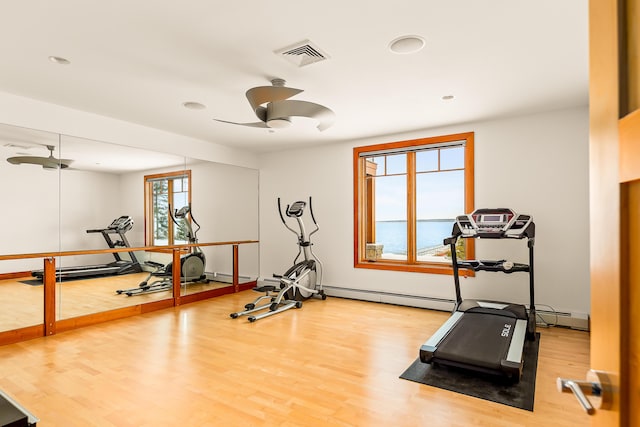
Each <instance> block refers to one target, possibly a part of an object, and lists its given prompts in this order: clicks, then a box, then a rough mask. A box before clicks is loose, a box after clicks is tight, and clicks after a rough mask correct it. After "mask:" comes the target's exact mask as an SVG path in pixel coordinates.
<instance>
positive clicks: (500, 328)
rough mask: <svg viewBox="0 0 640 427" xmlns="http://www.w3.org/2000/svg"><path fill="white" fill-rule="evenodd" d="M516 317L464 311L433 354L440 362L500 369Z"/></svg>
mask: <svg viewBox="0 0 640 427" xmlns="http://www.w3.org/2000/svg"><path fill="white" fill-rule="evenodd" d="M515 323H516V319H514V318H509V317H504V316H487V315H486V314H481V313H473V312H466V313H465V315H464V316H462V318H461V319H460V321H459V322H458V324H457V325H456V327H455V328H453V330H451V331H450V332H449V334H448V335H447V336H446V337H445V338H444V339H443V340H442V342H441V343H440V345H439V346H438V348H437V350H436V351H435V352H434V358H435V359H436V360H437V361H439V362H441V363H446V362H447V361H449V362H452V363H455V364H463V365H472V366H477V367H482V368H486V369H489V370H496V371H497V370H500V367H501V364H500V362H501V361H502V360H503V359H505V358H506V354H507V351H508V349H509V344H510V343H511V334H512V333H513V330H514V328H515Z"/></svg>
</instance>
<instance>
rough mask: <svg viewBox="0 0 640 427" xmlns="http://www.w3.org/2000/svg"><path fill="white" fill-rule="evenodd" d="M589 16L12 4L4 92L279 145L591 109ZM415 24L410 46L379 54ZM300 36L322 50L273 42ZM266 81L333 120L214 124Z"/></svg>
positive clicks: (499, 1)
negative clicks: (303, 52) (404, 51)
mask: <svg viewBox="0 0 640 427" xmlns="http://www.w3.org/2000/svg"><path fill="white" fill-rule="evenodd" d="M587 26H588V2H586V1H584V0H561V1H558V0H537V1H531V0H486V1H479V0H451V1H442V0H396V1H394V2H389V1H384V2H382V1H380V2H373V1H364V0H353V1H345V0H324V1H321V2H309V1H304V0H271V1H233V2H232V1H218V0H182V1H169V0H134V1H132V0H108V1H105V0H100V1H98V0H55V1H52V0H26V1H14V2H9V3H5V4H4V5H3V7H2V12H1V13H0V54H1V55H2V66H0V91H4V92H9V93H13V94H17V95H22V96H26V97H30V98H35V99H39V100H43V101H47V102H52V103H55V104H60V105H63V106H67V107H71V108H75V109H79V110H84V111H89V112H93V113H97V114H100V115H105V116H110V117H114V118H118V119H122V120H126V121H130V122H134V123H139V124H143V125H146V126H151V127H155V128H159V129H163V130H167V131H170V132H174V133H178V134H183V135H187V136H191V137H195V138H199V139H202V140H206V141H211V142H215V143H217V144H222V145H228V146H231V147H236V148H240V149H246V150H255V151H258V152H260V151H269V150H279V149H285V148H289V147H292V146H301V145H311V144H322V143H331V142H337V141H342V140H349V139H358V138H365V137H370V136H378V135H387V134H396V133H401V132H404V131H414V130H419V129H425V128H430V127H436V126H442V125H448V124H453V123H462V122H468V121H475V120H483V119H490V118H495V117H500V116H505V115H519V114H527V113H534V112H538V111H545V110H551V109H560V108H566V107H573V106H581V105H587V97H588V94H587V90H588V45H587V43H588V40H587V37H588V28H587ZM411 34H415V35H420V36H422V37H424V39H425V40H426V46H425V47H424V48H423V49H422V50H421V51H419V52H417V53H414V54H410V55H399V54H395V53H392V52H390V51H389V49H388V45H389V42H390V41H392V40H393V39H395V38H397V37H399V36H402V35H411ZM303 40H309V41H311V42H312V43H314V44H315V45H317V46H318V47H319V48H320V49H322V50H323V51H324V52H325V53H326V54H328V56H329V57H330V58H329V59H328V60H326V61H323V62H319V63H315V64H311V65H308V66H305V67H297V66H296V65H294V64H292V63H290V62H288V61H286V60H285V59H283V58H282V57H281V56H278V55H276V54H275V53H274V51H276V50H278V49H281V48H284V47H286V46H289V45H292V44H294V43H297V42H300V41H303ZM51 55H54V56H60V57H64V58H67V59H69V60H70V61H71V64H69V65H58V64H55V63H53V62H51V61H49V60H48V57H49V56H51ZM276 77H278V78H283V79H285V80H286V81H287V86H290V87H294V88H299V89H303V90H304V92H303V93H301V94H299V95H297V96H296V97H295V98H294V99H299V100H306V101H311V102H316V103H319V104H322V105H325V106H327V107H329V108H331V109H332V110H334V111H335V113H336V122H335V124H334V126H333V127H331V128H329V129H328V130H326V131H324V132H318V131H317V130H316V129H315V127H314V126H313V123H304V124H305V126H301V127H295V126H294V127H292V128H289V129H283V130H276V131H271V132H270V131H269V130H267V129H256V128H247V127H241V126H234V125H230V124H225V123H219V122H216V121H214V120H212V119H213V118H219V119H223V120H229V121H236V122H255V121H257V119H256V117H255V115H254V113H253V111H252V110H251V108H250V107H249V103H248V102H247V99H246V98H245V92H246V90H247V89H249V88H251V87H254V86H264V85H269V84H270V83H269V81H270V79H272V78H276ZM445 95H453V96H454V99H452V100H449V101H445V100H443V99H442V97H443V96H445ZM186 101H195V102H200V103H202V104H205V105H206V106H207V108H206V109H204V110H189V109H186V108H184V107H183V106H182V103H183V102H186ZM307 122H309V121H307ZM45 154H46V153H45Z"/></svg>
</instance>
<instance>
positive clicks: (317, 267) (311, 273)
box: [229, 197, 327, 322]
mask: <svg viewBox="0 0 640 427" xmlns="http://www.w3.org/2000/svg"><path fill="white" fill-rule="evenodd" d="M306 205H307V204H306V202H304V201H297V202H294V203H293V204H292V205H287V208H286V209H285V214H286V216H287V217H289V218H294V219H295V220H296V222H297V224H298V228H299V230H300V231H299V232H298V231H296V230H294V229H293V228H291V227H290V226H289V225H288V224H287V221H286V220H285V218H284V215H283V214H282V206H281V204H280V198H279V197H278V213H279V214H280V219H281V220H282V223H283V224H284V226H285V227H286V228H287V229H288V230H289V231H291V232H292V233H293V234H295V235H296V237H297V239H298V254H297V255H296V257H295V259H294V260H293V266H292V267H291V268H289V269H288V270H287V271H286V272H285V273H284V274H283V275H278V274H274V275H273V277H275V278H277V279H279V281H280V289H279V290H278V293H277V294H276V295H273V294H272V292H275V291H276V286H274V285H263V286H259V287H256V288H253V290H254V291H257V292H264V293H265V295H262V296H260V297H258V298H256V299H255V300H254V301H253V302H250V303H249V304H246V305H245V306H244V308H245V310H244V311H239V312H235V313H231V314H230V315H229V316H231V318H232V319H236V318H238V317H240V316H244V315H250V316H249V317H248V318H247V319H248V320H249V322H255V321H256V320H259V319H262V318H265V317H268V316H273V315H274V314H277V313H281V312H283V311H286V310H289V309H290V308H301V307H302V301H304V300H307V299H309V298H311V297H313V296H317V297H320V298H321V299H323V300H325V299H327V295H326V294H325V293H324V290H323V289H322V262H321V261H320V260H319V259H318V257H317V256H316V255H315V254H314V253H313V250H312V248H311V246H312V245H313V243H311V236H312V235H313V234H314V233H316V232H317V231H318V230H320V227H319V226H318V223H317V222H316V219H315V217H314V215H313V205H312V204H311V197H309V213H310V214H311V219H312V220H313V225H314V226H315V229H314V230H313V231H312V232H311V233H309V234H308V235H307V232H306V229H305V226H304V222H303V221H302V216H303V214H304V209H305V207H306ZM301 255H302V256H303V258H304V259H303V260H301V261H299V262H298V259H299V258H300V256H301ZM264 300H267V302H266V303H264V304H261V305H258V304H259V303H260V302H262V301H264ZM267 308H268V311H266V312H264V313H260V314H256V315H254V314H252V313H256V312H258V311H262V310H265V309H267Z"/></svg>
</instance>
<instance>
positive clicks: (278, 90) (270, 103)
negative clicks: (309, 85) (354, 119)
mask: <svg viewBox="0 0 640 427" xmlns="http://www.w3.org/2000/svg"><path fill="white" fill-rule="evenodd" d="M271 84H272V86H258V87H254V88H251V89H249V90H248V91H247V93H246V96H247V99H248V100H249V104H250V105H251V108H252V109H253V111H254V112H255V114H256V116H257V117H258V119H260V121H259V122H253V123H237V122H230V121H227V120H220V119H214V120H216V121H218V122H222V123H230V124H234V125H240V126H248V127H257V128H276V129H278V128H286V127H289V126H291V124H292V123H291V118H292V117H307V118H311V119H315V120H317V121H318V122H319V123H318V126H317V128H318V130H319V131H323V130H325V129H328V128H329V127H331V125H332V124H333V122H334V118H335V114H334V112H333V111H331V110H330V109H329V108H327V107H324V106H322V105H320V104H315V103H313V102H307V101H297V100H291V99H289V98H291V97H292V96H294V95H297V94H299V93H300V92H303V90H302V89H294V88H290V87H285V81H284V80H282V79H273V80H271Z"/></svg>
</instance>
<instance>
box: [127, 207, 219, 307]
mask: <svg viewBox="0 0 640 427" xmlns="http://www.w3.org/2000/svg"><path fill="white" fill-rule="evenodd" d="M169 215H170V216H171V220H172V221H173V222H174V224H176V225H177V226H179V225H180V223H179V222H178V220H180V221H181V223H182V225H183V227H184V228H185V229H186V231H187V242H188V243H189V244H197V243H198V238H197V233H198V230H200V224H198V222H197V221H196V219H195V218H194V217H193V212H191V205H190V204H189V205H186V206H183V207H182V208H180V209H176V211H175V214H174V213H173V212H172V211H171V206H169ZM189 219H190V220H189ZM192 221H193V223H194V224H195V225H196V227H197V228H196V229H195V230H194V229H193V227H192V226H191V222H192ZM145 264H147V265H150V266H152V267H154V268H155V270H154V271H152V272H151V273H149V275H148V276H147V278H146V279H144V280H143V281H142V282H140V284H139V285H138V287H137V288H131V289H119V290H117V291H116V293H118V294H125V295H127V296H129V297H130V296H132V295H141V294H149V293H152V292H161V291H166V290H168V289H171V288H172V287H173V262H170V263H168V264H166V265H164V264H160V263H158V262H153V261H147V262H146V263H145ZM206 264H207V261H206V258H205V256H204V253H203V252H202V250H201V249H200V248H199V247H198V246H194V247H193V250H192V251H191V253H188V254H186V255H183V256H181V257H180V279H181V281H182V282H185V283H186V282H188V283H209V279H207V275H206V274H205V271H204V269H205V266H206ZM153 277H158V278H160V279H159V280H156V281H153V282H151V283H149V281H150V280H151V279H152V278H153Z"/></svg>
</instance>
